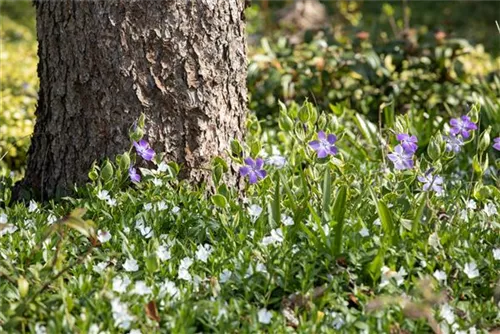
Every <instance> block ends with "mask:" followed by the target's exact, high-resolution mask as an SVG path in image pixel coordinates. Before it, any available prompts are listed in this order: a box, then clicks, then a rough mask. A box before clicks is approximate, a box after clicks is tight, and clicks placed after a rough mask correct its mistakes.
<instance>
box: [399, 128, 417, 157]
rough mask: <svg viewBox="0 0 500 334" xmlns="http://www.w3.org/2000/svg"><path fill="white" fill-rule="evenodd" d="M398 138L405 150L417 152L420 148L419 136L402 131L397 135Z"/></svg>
mask: <svg viewBox="0 0 500 334" xmlns="http://www.w3.org/2000/svg"><path fill="white" fill-rule="evenodd" d="M396 138H397V140H399V142H400V143H401V146H403V148H404V150H405V151H406V152H408V153H415V152H416V151H417V149H418V145H417V141H418V140H417V137H415V136H410V135H407V134H406V133H400V134H399V135H397V136H396Z"/></svg>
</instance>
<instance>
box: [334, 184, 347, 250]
mask: <svg viewBox="0 0 500 334" xmlns="http://www.w3.org/2000/svg"><path fill="white" fill-rule="evenodd" d="M346 202H347V186H345V185H344V186H342V187H340V189H339V191H338V193H337V198H336V199H335V203H334V204H333V218H334V220H335V221H336V222H337V225H335V240H334V245H333V247H334V248H333V254H334V255H335V256H337V255H339V254H340V253H341V252H342V237H343V228H344V217H345V212H346Z"/></svg>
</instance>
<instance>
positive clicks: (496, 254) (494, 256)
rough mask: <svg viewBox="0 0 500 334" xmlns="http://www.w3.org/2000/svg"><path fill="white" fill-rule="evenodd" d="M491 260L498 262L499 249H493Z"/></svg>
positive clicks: (499, 256)
mask: <svg viewBox="0 0 500 334" xmlns="http://www.w3.org/2000/svg"><path fill="white" fill-rule="evenodd" d="M493 258H494V259H495V260H500V248H495V249H494V250H493Z"/></svg>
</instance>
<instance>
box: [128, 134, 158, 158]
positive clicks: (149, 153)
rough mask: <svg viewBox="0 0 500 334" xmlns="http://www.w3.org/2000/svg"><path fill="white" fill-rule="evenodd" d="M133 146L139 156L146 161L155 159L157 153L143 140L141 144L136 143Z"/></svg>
mask: <svg viewBox="0 0 500 334" xmlns="http://www.w3.org/2000/svg"><path fill="white" fill-rule="evenodd" d="M133 144H134V147H135V150H136V151H137V154H139V155H140V156H141V157H142V158H143V159H144V160H146V161H151V160H153V158H154V157H155V151H154V150H153V149H152V148H151V147H149V143H148V142H147V141H145V140H144V139H141V140H140V141H139V142H135V141H134V143H133Z"/></svg>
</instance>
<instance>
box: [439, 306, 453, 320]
mask: <svg viewBox="0 0 500 334" xmlns="http://www.w3.org/2000/svg"><path fill="white" fill-rule="evenodd" d="M439 315H440V316H441V318H443V319H444V320H446V322H447V323H448V324H450V325H451V324H453V323H454V322H455V314H454V313H453V309H452V308H451V307H450V305H448V304H444V305H443V306H441V309H440V310H439Z"/></svg>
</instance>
